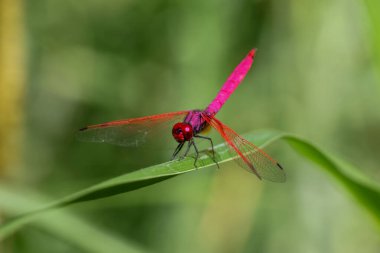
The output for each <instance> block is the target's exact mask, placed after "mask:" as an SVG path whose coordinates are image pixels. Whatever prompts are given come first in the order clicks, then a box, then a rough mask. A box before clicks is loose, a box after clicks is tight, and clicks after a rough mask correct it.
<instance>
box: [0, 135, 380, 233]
mask: <svg viewBox="0 0 380 253" xmlns="http://www.w3.org/2000/svg"><path fill="white" fill-rule="evenodd" d="M245 137H246V139H247V140H249V141H253V142H254V143H255V144H256V145H258V146H260V147H263V146H266V145H268V144H270V143H272V142H274V141H277V140H284V141H286V142H287V143H288V144H290V145H291V147H293V148H294V149H295V150H296V151H297V152H298V153H299V154H301V155H302V156H303V157H305V158H308V159H309V160H311V161H313V162H314V163H316V164H317V165H319V166H320V167H321V168H324V169H325V170H326V171H328V172H329V173H330V174H331V175H333V178H334V179H335V180H336V181H338V182H340V183H341V184H342V185H343V186H344V187H345V189H347V190H348V192H350V193H351V194H352V195H353V196H354V197H355V198H356V200H358V202H359V203H361V205H362V206H363V207H365V208H366V209H367V210H368V211H369V212H370V213H371V214H372V216H373V217H374V218H375V219H376V221H377V222H379V223H380V190H379V187H378V186H376V185H374V184H371V183H369V182H367V181H366V180H363V179H360V177H358V176H354V174H355V173H356V174H357V171H358V170H357V169H354V168H353V167H352V166H349V165H347V164H346V163H344V162H341V161H338V160H337V159H335V158H333V157H332V156H331V155H328V154H327V153H326V152H323V151H321V150H320V149H319V148H317V147H316V146H314V145H313V144H311V143H310V142H308V141H305V140H303V139H301V138H299V137H296V136H294V135H291V134H286V133H281V132H276V131H262V132H259V133H256V134H248V135H245ZM215 151H216V156H217V160H218V161H219V163H224V162H227V161H230V160H232V159H233V158H234V157H231V155H230V153H229V152H228V147H227V146H226V145H225V144H222V145H219V146H217V147H216V148H215ZM193 162H194V160H193V158H191V157H187V158H185V159H183V160H180V161H171V162H167V163H163V164H158V165H154V166H150V167H147V168H144V169H140V170H137V171H134V172H131V173H127V174H124V175H122V176H118V177H115V178H112V179H110V180H107V181H104V182H102V183H99V184H97V185H94V186H91V187H89V188H87V189H84V190H82V191H79V192H76V193H74V194H71V195H68V196H67V197H65V198H62V199H60V200H57V201H55V202H53V203H51V204H48V205H46V206H43V207H41V208H39V209H36V210H34V211H32V212H29V213H26V214H24V215H21V216H18V217H14V218H13V219H11V220H9V221H8V222H6V223H5V224H4V225H2V226H1V227H0V239H3V238H6V237H7V236H8V235H9V234H11V233H13V232H15V231H16V230H18V229H20V228H21V227H22V226H23V225H25V224H28V223H29V222H32V221H35V220H36V219H38V218H40V217H41V214H46V212H47V211H50V210H53V209H54V210H55V209H56V208H59V207H64V206H68V205H71V204H74V203H80V202H84V201H89V200H96V199H100V198H105V197H110V196H114V195H116V194H121V193H126V192H129V191H133V190H137V189H139V188H142V187H145V186H148V185H151V184H155V183H158V182H160V181H163V180H166V179H169V178H171V177H174V176H177V175H180V174H183V173H188V172H191V171H194V170H196V169H195V168H194V165H193ZM198 166H199V167H198V169H204V168H206V167H210V166H214V162H213V160H212V159H211V154H210V152H208V151H205V152H204V153H203V155H202V156H201V157H200V159H199V163H198Z"/></svg>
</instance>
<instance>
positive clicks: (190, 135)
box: [78, 49, 286, 182]
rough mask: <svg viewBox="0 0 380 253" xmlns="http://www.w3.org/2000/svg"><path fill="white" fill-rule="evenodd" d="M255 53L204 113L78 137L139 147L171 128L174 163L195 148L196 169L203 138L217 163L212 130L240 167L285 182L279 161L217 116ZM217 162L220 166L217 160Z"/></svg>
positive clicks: (109, 125) (105, 127) (91, 130)
mask: <svg viewBox="0 0 380 253" xmlns="http://www.w3.org/2000/svg"><path fill="white" fill-rule="evenodd" d="M255 54H256V49H252V50H251V51H250V52H249V53H248V54H247V55H246V56H245V57H244V58H243V60H242V61H241V62H240V63H239V64H238V65H237V67H236V68H235V69H234V71H233V72H232V73H231V75H230V76H229V77H228V78H227V80H226V82H225V83H224V84H223V86H222V88H221V89H220V91H219V92H218V94H217V95H216V97H215V98H214V100H212V102H211V103H210V104H209V105H208V106H207V107H206V109H204V110H185V111H178V112H170V113H163V114H158V115H151V116H145V117H140V118H132V119H124V120H116V121H111V122H106V123H102V124H96V125H90V126H87V127H84V128H81V129H80V131H79V133H78V137H79V139H81V140H84V141H90V142H105V143H111V144H116V145H120V146H127V147H137V146H141V145H143V144H147V143H148V142H149V140H154V139H157V138H159V137H162V136H167V135H169V133H170V128H171V135H172V137H173V138H174V140H175V141H176V142H177V143H178V144H177V147H176V148H175V150H174V153H173V155H172V160H173V159H175V158H177V157H179V154H180V152H181V151H183V148H184V147H186V148H185V152H184V155H183V156H180V158H183V157H186V156H187V155H188V154H189V152H190V150H191V148H192V147H193V148H194V150H195V160H194V166H195V167H197V165H196V164H197V160H198V157H199V153H200V152H199V149H198V147H197V142H196V140H197V141H198V140H200V139H204V140H207V141H209V142H210V145H211V150H212V153H213V154H214V156H213V159H214V161H215V152H214V144H213V141H212V139H211V138H210V137H208V136H206V135H205V133H207V132H208V131H209V130H210V128H213V129H215V130H216V131H217V132H218V133H219V134H220V136H221V137H222V138H223V139H224V140H225V141H226V145H227V146H228V150H229V152H230V154H231V156H232V157H235V158H236V159H234V161H236V162H237V164H238V165H239V166H240V167H242V168H244V169H246V170H247V171H249V172H251V173H253V174H254V175H256V176H257V177H258V178H259V179H265V180H269V181H273V182H283V181H285V178H286V177H285V172H284V169H283V167H282V166H281V165H280V164H279V163H278V162H277V161H276V160H274V159H273V158H272V157H270V156H269V155H268V154H267V153H265V152H264V151H263V150H262V149H260V148H258V147H257V146H256V145H254V144H253V143H251V142H249V141H247V140H246V139H244V138H243V137H242V136H240V135H239V134H237V133H236V132H235V131H234V130H232V129H231V128H230V127H228V126H227V125H225V124H224V123H222V122H221V121H220V120H218V119H217V118H216V117H215V115H216V114H217V113H218V112H219V110H220V109H221V108H222V106H223V105H224V104H225V103H226V101H227V100H228V99H229V97H230V96H231V94H232V93H233V92H234V91H235V89H236V88H237V87H238V86H239V84H240V83H241V82H242V81H243V79H244V78H245V76H246V75H247V73H248V71H249V69H250V68H251V66H252V64H253V61H254V58H255ZM215 163H216V164H217V165H218V163H217V162H216V161H215ZM218 167H219V165H218Z"/></svg>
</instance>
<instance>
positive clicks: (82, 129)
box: [79, 127, 88, 131]
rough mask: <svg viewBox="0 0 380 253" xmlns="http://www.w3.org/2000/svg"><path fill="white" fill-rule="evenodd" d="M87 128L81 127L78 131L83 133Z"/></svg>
mask: <svg viewBox="0 0 380 253" xmlns="http://www.w3.org/2000/svg"><path fill="white" fill-rule="evenodd" d="M87 129H88V127H82V128H81V129H79V131H84V130H87Z"/></svg>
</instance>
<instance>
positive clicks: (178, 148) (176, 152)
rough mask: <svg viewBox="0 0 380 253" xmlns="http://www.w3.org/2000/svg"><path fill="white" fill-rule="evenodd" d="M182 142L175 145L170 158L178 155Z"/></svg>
mask: <svg viewBox="0 0 380 253" xmlns="http://www.w3.org/2000/svg"><path fill="white" fill-rule="evenodd" d="M183 144H184V142H181V143H180V144H178V146H177V147H176V149H175V150H174V153H173V155H172V160H174V158H175V157H176V156H177V155H178V153H179V151H181V149H182V147H183Z"/></svg>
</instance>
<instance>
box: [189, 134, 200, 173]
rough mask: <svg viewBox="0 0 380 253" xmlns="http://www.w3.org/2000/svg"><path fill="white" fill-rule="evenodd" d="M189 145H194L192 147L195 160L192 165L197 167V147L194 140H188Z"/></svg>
mask: <svg viewBox="0 0 380 253" xmlns="http://www.w3.org/2000/svg"><path fill="white" fill-rule="evenodd" d="M190 145H193V146H194V149H195V161H194V167H195V168H198V167H197V161H198V157H199V151H198V148H197V146H196V145H195V142H194V140H193V139H192V140H191V141H190V144H189V146H190Z"/></svg>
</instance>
